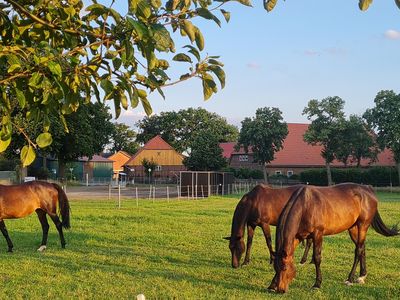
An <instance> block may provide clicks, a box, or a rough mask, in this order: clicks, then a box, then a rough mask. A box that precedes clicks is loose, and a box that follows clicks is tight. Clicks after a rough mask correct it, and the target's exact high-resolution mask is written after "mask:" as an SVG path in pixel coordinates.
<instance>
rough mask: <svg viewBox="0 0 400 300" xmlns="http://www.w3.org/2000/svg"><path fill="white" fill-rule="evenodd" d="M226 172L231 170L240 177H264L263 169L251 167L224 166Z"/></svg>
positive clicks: (236, 176)
mask: <svg viewBox="0 0 400 300" xmlns="http://www.w3.org/2000/svg"><path fill="white" fill-rule="evenodd" d="M223 171H224V172H231V173H233V175H234V176H235V178H238V179H263V178H264V173H263V172H262V171H261V170H257V169H249V168H239V169H236V168H232V167H229V168H224V169H223Z"/></svg>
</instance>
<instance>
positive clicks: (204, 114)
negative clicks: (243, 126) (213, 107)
mask: <svg viewBox="0 0 400 300" xmlns="http://www.w3.org/2000/svg"><path fill="white" fill-rule="evenodd" d="M137 127H138V128H139V129H140V131H139V133H138V135H137V141H138V142H141V143H146V142H147V141H148V140H150V139H151V138H153V137H155V136H156V135H161V137H162V138H163V139H164V140H165V141H166V142H167V143H168V144H170V145H171V146H172V147H173V148H174V149H176V150H177V151H178V152H184V151H188V150H189V151H190V148H192V147H193V140H194V137H195V135H196V134H199V133H200V132H205V133H206V134H209V135H213V136H216V137H217V138H218V141H219V142H229V141H235V140H237V137H238V130H237V128H236V127H235V126H233V125H230V124H228V123H227V121H226V119H225V118H223V117H221V116H219V115H218V114H216V113H211V112H209V111H207V110H205V109H204V108H196V109H195V108H188V109H182V110H179V111H178V112H175V111H171V112H162V113H160V115H152V116H150V117H145V118H143V120H141V121H139V122H138V123H137Z"/></svg>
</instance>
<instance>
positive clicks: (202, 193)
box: [201, 185, 204, 198]
mask: <svg viewBox="0 0 400 300" xmlns="http://www.w3.org/2000/svg"><path fill="white" fill-rule="evenodd" d="M201 197H202V198H204V189H203V185H201Z"/></svg>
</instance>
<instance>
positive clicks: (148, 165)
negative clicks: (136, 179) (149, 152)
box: [142, 158, 157, 176]
mask: <svg viewBox="0 0 400 300" xmlns="http://www.w3.org/2000/svg"><path fill="white" fill-rule="evenodd" d="M142 166H143V168H144V172H145V174H148V175H150V176H152V175H153V173H154V170H155V169H156V167H157V163H156V162H155V161H154V160H153V158H152V159H151V160H149V159H147V158H143V160H142ZM149 170H150V171H149Z"/></svg>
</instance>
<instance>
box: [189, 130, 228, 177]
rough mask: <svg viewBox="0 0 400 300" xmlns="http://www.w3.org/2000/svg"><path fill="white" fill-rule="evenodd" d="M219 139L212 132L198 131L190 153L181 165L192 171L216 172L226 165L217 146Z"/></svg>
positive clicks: (220, 149)
mask: <svg viewBox="0 0 400 300" xmlns="http://www.w3.org/2000/svg"><path fill="white" fill-rule="evenodd" d="M218 138H219V137H218V136H216V135H214V134H213V132H211V131H210V132H207V131H200V132H199V133H197V134H196V135H195V137H194V138H193V143H192V147H191V149H190V150H191V151H190V154H189V156H188V157H185V159H184V160H183V164H184V165H185V166H186V167H187V168H188V169H189V170H193V171H218V170H220V169H221V168H223V167H225V166H226V164H227V161H226V159H225V158H224V157H223V156H222V153H223V150H222V148H221V147H220V146H219V139H218Z"/></svg>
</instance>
